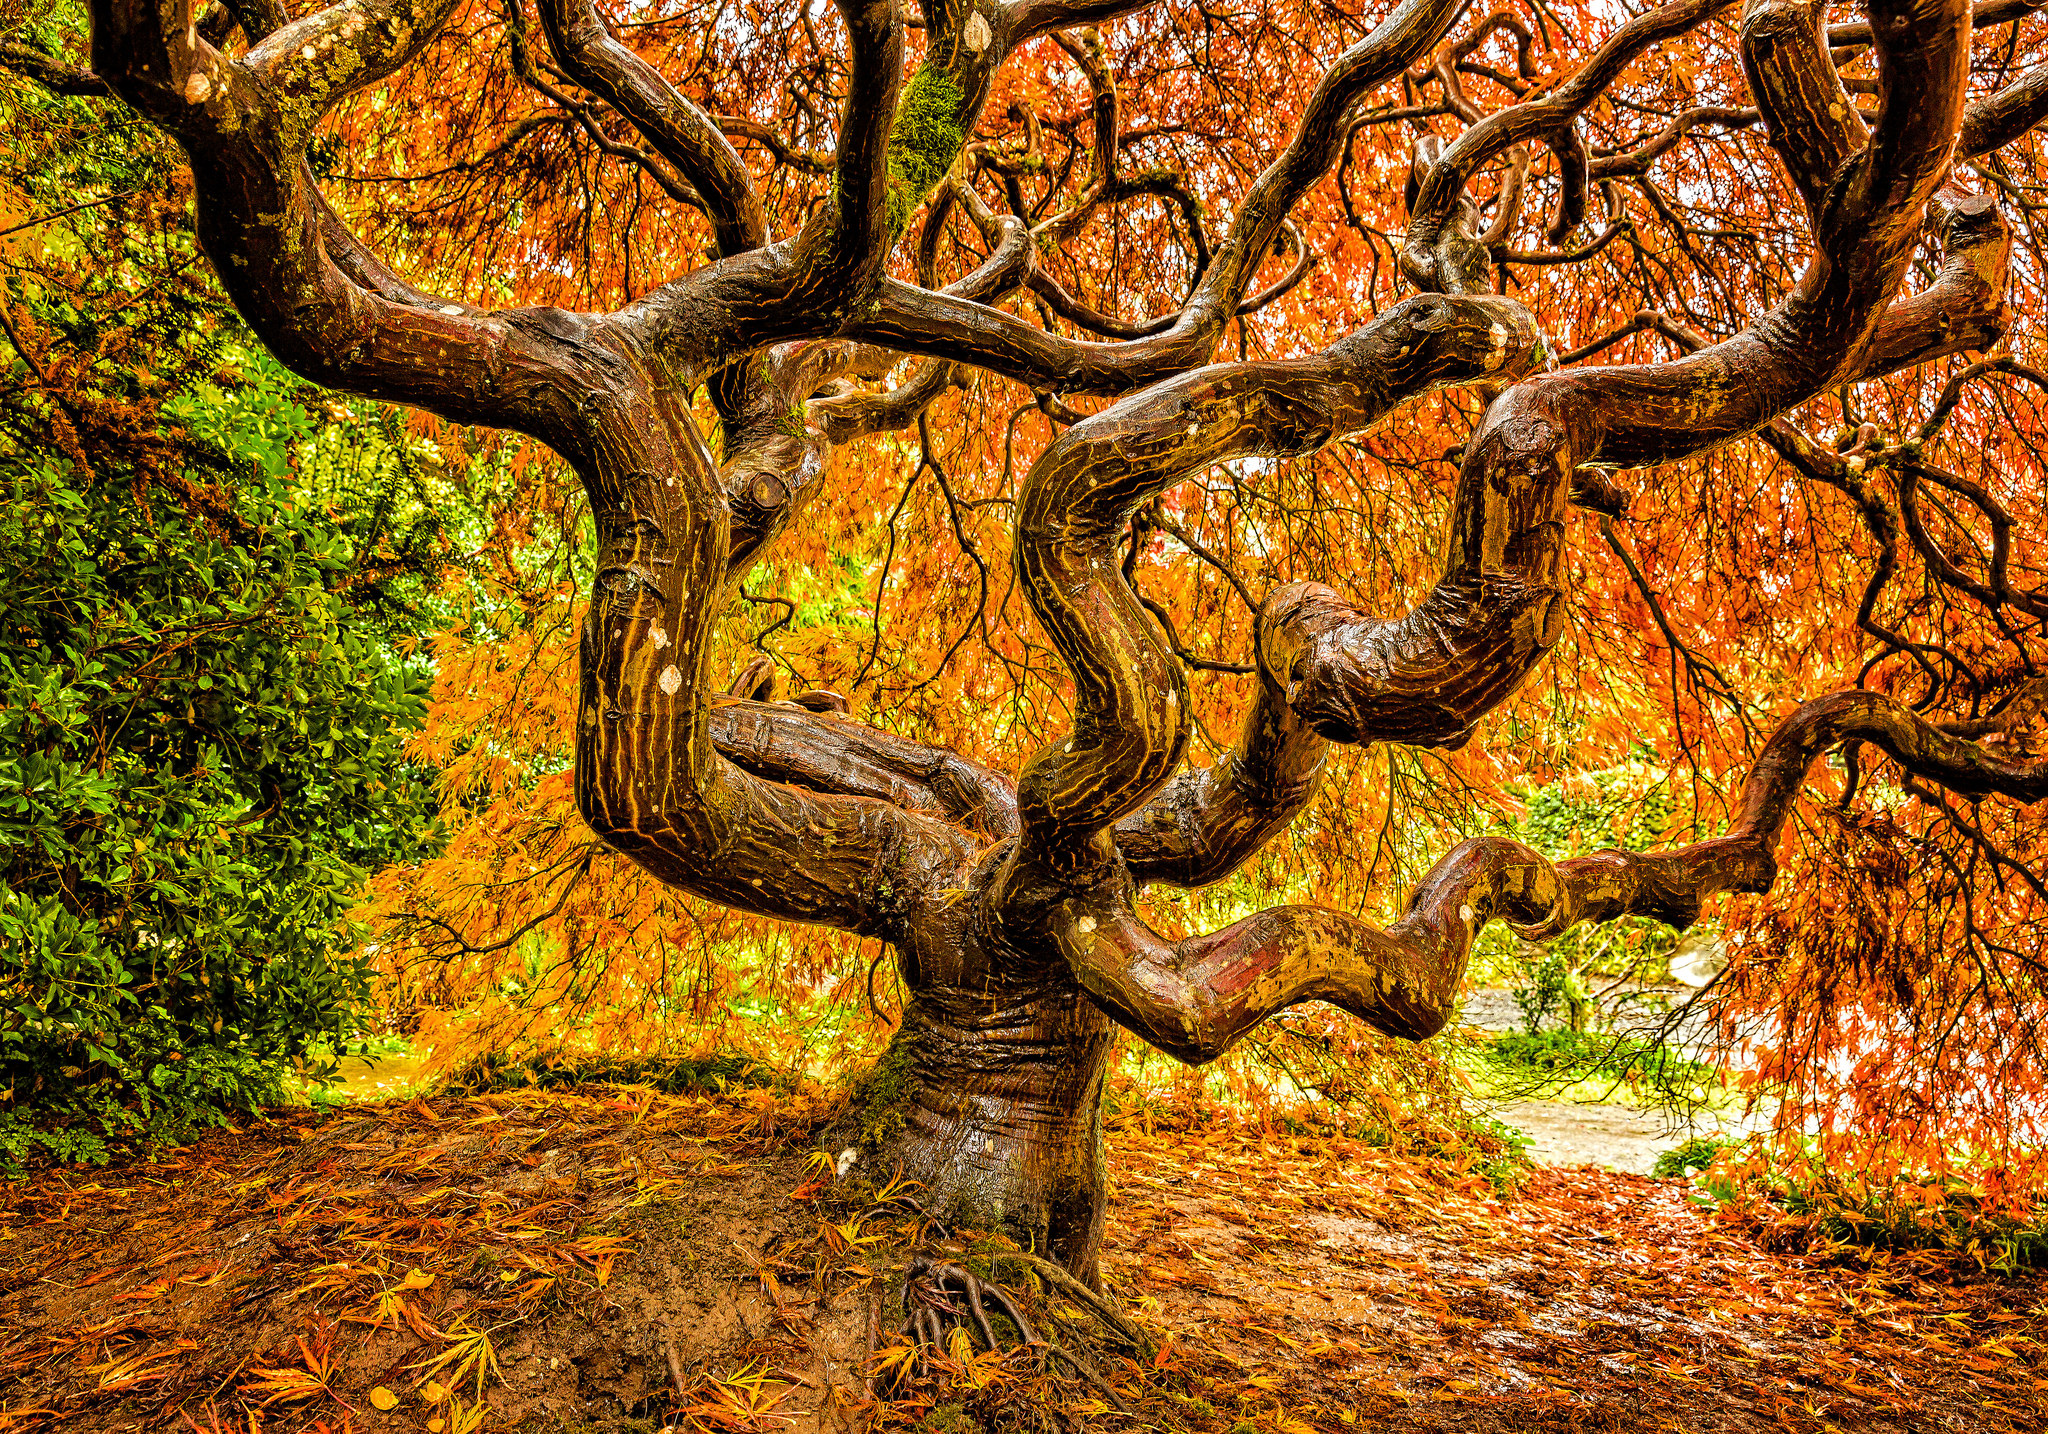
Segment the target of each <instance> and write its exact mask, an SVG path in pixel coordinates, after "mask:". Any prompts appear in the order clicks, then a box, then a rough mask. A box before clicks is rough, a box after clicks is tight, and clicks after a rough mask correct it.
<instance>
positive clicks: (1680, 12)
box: [1401, 0, 1734, 292]
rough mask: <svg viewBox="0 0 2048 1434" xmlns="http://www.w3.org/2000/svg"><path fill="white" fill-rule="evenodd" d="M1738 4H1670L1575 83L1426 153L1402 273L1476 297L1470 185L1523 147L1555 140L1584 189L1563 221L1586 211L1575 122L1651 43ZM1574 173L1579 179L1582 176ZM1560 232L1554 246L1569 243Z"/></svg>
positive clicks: (1698, 0) (1603, 53)
mask: <svg viewBox="0 0 2048 1434" xmlns="http://www.w3.org/2000/svg"><path fill="white" fill-rule="evenodd" d="M1733 3H1734V0H1670V3H1668V4H1665V5H1662V6H1659V7H1658V8H1657V9H1655V10H1652V11H1650V12H1649V13H1648V14H1645V15H1639V16H1637V17H1636V18H1635V19H1633V20H1630V21H1629V22H1628V23H1627V24H1625V25H1622V26H1620V27H1618V28H1617V29H1616V30H1615V31H1614V33H1613V34H1612V35H1610V36H1608V37H1607V39H1606V40H1605V41H1603V42H1602V43H1601V45H1600V47H1599V48H1598V49H1597V50H1595V51H1594V52H1593V54H1592V55H1590V56H1589V57H1588V58H1587V59H1586V61H1585V63H1584V64H1583V65H1581V66H1580V67H1579V69H1578V70H1577V71H1576V72H1574V73H1573V74H1572V75H1571V77H1570V78H1569V79H1566V80H1565V81H1564V82H1563V83H1561V84H1557V85H1555V86H1553V87H1547V88H1545V89H1544V90H1543V92H1542V94H1541V95H1540V96H1539V97H1538V98H1536V99H1533V100H1528V101H1524V102H1523V103H1521V104H1517V105H1511V106H1509V107H1508V108H1507V109H1504V110H1500V111H1497V112H1496V113H1494V114H1492V115H1489V116H1487V117H1486V118H1484V119H1481V120H1479V121H1478V122H1476V123H1474V124H1472V125H1471V126H1470V128H1468V129H1466V130H1465V132H1464V133H1463V134H1461V135H1459V136H1458V138H1457V140H1456V141H1455V142H1453V143H1452V144H1451V145H1450V146H1449V147H1448V148H1445V149H1443V150H1442V152H1441V153H1440V154H1439V153H1436V152H1434V151H1431V152H1429V153H1427V155H1426V156H1424V155H1422V154H1421V153H1420V152H1419V153H1418V161H1417V176H1416V181H1415V185H1414V188H1413V192H1412V193H1411V196H1410V200H1409V206H1408V209H1409V224H1408V235H1407V238H1406V240H1405V241H1404V242H1403V244H1402V246H1401V268H1402V270H1403V271H1404V272H1405V273H1406V274H1407V275H1408V277H1409V278H1410V280H1412V281H1413V282H1414V283H1415V284H1416V286H1417V287H1419V288H1422V289H1426V290H1435V291H1439V292H1469V291H1470V290H1471V289H1472V288H1473V287H1474V285H1475V284H1476V282H1477V276H1476V275H1475V274H1474V272H1473V270H1472V266H1471V265H1470V263H1469V261H1468V260H1467V259H1466V258H1465V257H1464V256H1463V254H1462V253H1461V252H1460V250H1461V238H1460V236H1461V232H1462V230H1463V229H1464V227H1465V226H1464V223H1463V222H1461V219H1462V216H1461V212H1460V204H1461V202H1462V201H1464V196H1465V187H1466V185H1468V184H1470V183H1471V181H1472V176H1473V175H1475V174H1477V173H1478V172H1479V170H1480V168H1481V167H1482V166H1484V165H1485V164H1487V163H1488V162H1489V161H1491V160H1493V159H1496V158H1498V157H1499V156H1501V155H1503V154H1506V153H1507V152H1508V151H1509V150H1511V149H1513V148H1515V147H1516V146H1517V145H1525V144H1528V143H1530V142H1532V141H1541V142H1545V143H1549V144H1551V145H1552V146H1553V149H1554V150H1555V151H1556V152H1558V153H1559V157H1560V160H1561V161H1563V164H1562V172H1563V173H1564V174H1565V175H1566V177H1567V181H1568V182H1567V185H1566V191H1567V195H1570V194H1571V193H1572V192H1573V188H1574V185H1576V186H1577V190H1576V192H1577V199H1576V201H1573V200H1571V199H1569V198H1568V199H1567V201H1566V204H1565V207H1564V209H1563V210H1562V212H1561V214H1560V218H1559V225H1560V227H1562V233H1568V232H1569V228H1570V227H1576V224H1577V219H1576V218H1572V223H1571V225H1570V226H1569V227H1564V226H1563V221H1564V219H1565V218H1567V217H1571V216H1572V214H1573V211H1574V209H1577V210H1578V211H1579V212H1583V206H1584V191H1583V183H1584V176H1585V173H1586V165H1585V163H1584V162H1583V161H1582V160H1581V159H1580V158H1579V151H1580V149H1581V148H1582V146H1583V141H1582V140H1580V139H1578V137H1577V135H1576V131H1575V130H1574V128H1573V125H1574V122H1575V121H1576V120H1577V118H1578V117H1579V115H1581V114H1582V113H1584V112H1585V110H1586V108H1587V107H1588V106H1589V105H1591V104H1592V103H1593V102H1594V101H1595V100H1597V99H1598V98H1600V96H1601V95H1602V94H1603V93H1604V92H1605V91H1606V89H1607V87H1608V86H1609V85H1610V84H1612V83H1613V81H1614V79H1615V77H1616V76H1617V75H1619V74H1620V73H1621V71H1622V70H1624V69H1626V68H1627V67H1628V65H1629V64H1630V63H1631V62H1633V61H1634V60H1635V58H1636V57H1637V56H1638V55H1640V54H1642V52H1643V51H1645V50H1647V49H1648V48H1649V47H1650V46H1651V45H1654V44H1656V43H1658V42H1659V41H1661V40H1668V39H1671V38H1673V37H1675V36H1678V35H1683V34H1685V33H1686V32H1687V31H1689V30H1691V29H1693V28H1695V27H1696V26H1698V25H1700V24H1701V23H1702V22H1704V21H1705V20H1707V19H1708V18H1709V17H1711V16H1713V15H1715V14H1718V13H1719V12H1720V11H1722V10H1725V9H1727V8H1728V7H1729V6H1730V5H1732V4H1733ZM1573 176H1577V178H1576V179H1574V178H1573ZM1562 233H1560V232H1553V234H1552V236H1551V239H1552V242H1553V243H1561V242H1562Z"/></svg>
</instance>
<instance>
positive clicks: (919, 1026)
mask: <svg viewBox="0 0 2048 1434" xmlns="http://www.w3.org/2000/svg"><path fill="white" fill-rule="evenodd" d="M1006 964H1007V963H1006ZM1115 1036H1116V1026H1115V1025H1114V1023H1113V1022H1111V1020H1110V1019H1109V1017H1108V1016H1106V1015H1105V1014H1103V1012H1102V1011H1101V1010H1100V1009H1099V1008H1098V1007H1097V1006H1096V1005H1095V1004H1094V1002H1093V1001H1091V1000H1090V999H1089V998H1088V996H1087V994H1086V993H1084V992H1083V991H1082V990H1081V988H1080V987H1079V986H1078V985H1076V984H1075V983H1074V981H1073V979H1072V977H1071V976H1069V975H1068V973H1067V969H1066V962H1065V961H1064V960H1063V959H1062V958H1061V957H1060V956H1059V954H1058V952H1056V951H1047V952H1045V953H1043V954H1042V956H1041V958H1040V959H1039V960H1038V961H1036V962H1033V963H1031V964H1030V966H1029V968H1028V969H1025V970H1019V969H1016V968H1015V967H1014V966H1010V967H1009V968H1008V969H1005V970H1004V971H1003V972H1002V973H1001V974H1000V976H998V977H995V978H993V979H990V980H988V981H987V982H986V983H984V984H979V985H973V986H963V985H951V984H944V983H937V982H934V983H930V984H921V985H919V986H918V987H917V988H915V989H913V990H912V992H911V995H910V998H909V1000H908V1001H907V1002H906V1003H905V1005H904V1010H903V1021H902V1024H901V1025H900V1026H899V1027H898V1028H897V1031H896V1035H895V1037H894V1039H892V1040H891V1041H890V1043H889V1049H888V1050H887V1052H886V1053H885V1054H884V1055H883V1056H882V1059H881V1061H880V1062H879V1063H877V1065H876V1066H875V1067H874V1069H873V1070H872V1071H870V1072H869V1073H868V1074H867V1075H866V1076H865V1077H864V1078H863V1079H862V1080H861V1081H860V1082H858V1083H857V1084H856V1085H855V1087H854V1089H853V1093H852V1097H851V1103H850V1104H849V1106H848V1109H847V1111H846V1114H845V1115H843V1116H842V1117H840V1119H838V1120H837V1121H835V1122H834V1123H833V1124H832V1125H831V1126H829V1127H827V1129H826V1130H825V1132H824V1134H823V1135H822V1136H820V1143H821V1144H822V1145H823V1147H824V1149H825V1151H826V1153H827V1154H830V1155H832V1156H834V1157H835V1161H836V1168H837V1169H838V1170H839V1172H840V1176H841V1178H842V1179H858V1180H862V1181H864V1182H866V1183H868V1184H870V1185H874V1186H882V1185H885V1184H887V1183H888V1182H889V1181H890V1180H891V1179H895V1178H898V1177H902V1178H907V1179H910V1180H914V1181H916V1182H918V1185H919V1186H920V1187H921V1188H919V1189H918V1190H916V1191H915V1192H914V1197H913V1198H915V1199H916V1200H917V1201H918V1203H919V1204H920V1205H921V1206H922V1207H923V1208H924V1210H925V1211H926V1213H927V1214H929V1215H931V1216H933V1217H935V1218H936V1219H938V1220H941V1221H943V1222H945V1223H946V1224H947V1225H949V1226H955V1227H965V1228H967V1229H973V1230H981V1231H990V1232H1000V1233H1002V1234H1005V1235H1007V1236H1009V1237H1010V1238H1012V1239H1014V1240H1016V1241H1017V1242H1018V1243H1019V1244H1021V1245H1023V1246H1024V1247H1025V1248H1026V1249H1029V1250H1032V1251H1035V1252H1037V1253H1039V1254H1043V1255H1045V1256H1047V1257H1048V1258H1050V1259H1054V1260H1057V1261H1058V1262H1059V1263H1061V1264H1062V1265H1065V1266H1066V1267H1067V1268H1068V1269H1069V1270H1071V1271H1073V1272H1074V1274H1075V1275H1076V1276H1078V1277H1079V1278H1081V1279H1082V1280H1084V1281H1086V1282H1087V1283H1088V1284H1089V1285H1091V1286H1093V1285H1096V1284H1097V1282H1098V1271H1097V1261H1098V1257H1099V1255H1100V1253H1101V1249H1102V1228H1103V1210H1104V1202H1105V1201H1106V1199H1107V1197H1108V1193H1109V1184H1108V1175H1107V1172H1106V1168H1105V1165H1104V1151H1103V1138H1102V1090H1103V1076H1104V1073H1105V1070H1106V1068H1107V1066H1108V1062H1109V1054H1110V1049H1111V1047H1112V1045H1113V1043H1114V1040H1115Z"/></svg>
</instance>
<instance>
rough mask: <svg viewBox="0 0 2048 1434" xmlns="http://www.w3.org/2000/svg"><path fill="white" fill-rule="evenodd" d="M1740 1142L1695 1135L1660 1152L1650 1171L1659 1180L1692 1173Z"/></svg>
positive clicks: (1711, 1163)
mask: <svg viewBox="0 0 2048 1434" xmlns="http://www.w3.org/2000/svg"><path fill="white" fill-rule="evenodd" d="M1740 1144H1742V1142H1741V1141H1739V1140H1728V1139H1725V1138H1723V1137H1721V1136H1718V1135H1696V1136H1694V1137H1693V1138H1692V1139H1690V1140H1688V1141H1686V1142H1685V1143H1684V1144H1683V1145H1678V1146H1674V1147H1672V1148H1671V1149H1670V1150H1666V1151H1663V1152H1661V1153H1660V1154H1659V1155H1658V1156H1657V1163H1656V1164H1655V1165H1652V1166H1651V1167H1650V1173H1651V1174H1652V1175H1655V1176H1656V1177H1657V1178H1658V1179H1660V1180H1668V1179H1670V1178H1671V1177H1672V1176H1674V1175H1694V1174H1697V1173H1698V1172H1700V1171H1702V1170H1705V1169H1707V1168H1708V1167H1710V1166H1712V1165H1713V1163H1714V1160H1715V1158H1716V1157H1718V1156H1719V1155H1720V1153H1721V1152H1722V1151H1724V1150H1728V1149H1731V1148H1733V1147H1735V1146H1738V1145H1740Z"/></svg>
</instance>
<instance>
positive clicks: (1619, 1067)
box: [1485, 1030, 1715, 1094]
mask: <svg viewBox="0 0 2048 1434" xmlns="http://www.w3.org/2000/svg"><path fill="white" fill-rule="evenodd" d="M1485 1050H1486V1055H1487V1059H1488V1060H1490V1061H1491V1062H1493V1064H1494V1065H1495V1066H1497V1067H1500V1068H1503V1069H1507V1070H1523V1071H1532V1072H1540V1073H1543V1074H1545V1075H1548V1076H1552V1077H1555V1078H1557V1079H1559V1080H1562V1081H1566V1082H1569V1081H1580V1080H1597V1079H1600V1078H1602V1077H1605V1078H1607V1079H1610V1080H1620V1081H1627V1082H1628V1083H1629V1084H1631V1085H1633V1086H1637V1087H1640V1088H1647V1089H1651V1090H1655V1091H1660V1092H1673V1093H1679V1094H1686V1093H1694V1092H1697V1091H1700V1090H1702V1089H1705V1088H1707V1087H1710V1086H1711V1085H1712V1084H1713V1083H1714V1081H1715V1072H1714V1068H1713V1067H1712V1066H1709V1065H1705V1064H1702V1063H1700V1062H1698V1061H1692V1060H1688V1059H1686V1057H1685V1056H1684V1055H1682V1054H1681V1053H1679V1052H1677V1051H1674V1050H1672V1049H1671V1048H1670V1047H1668V1046H1666V1045H1664V1044H1662V1043H1660V1042H1656V1041H1648V1040H1644V1039H1642V1038H1640V1037H1637V1036H1622V1035H1602V1034H1594V1033H1589V1032H1586V1031H1573V1030H1549V1031H1540V1032H1536V1033H1534V1034H1532V1033H1530V1032H1528V1031H1507V1032H1504V1033H1503V1034H1502V1035H1500V1036H1499V1037H1497V1038H1496V1039H1495V1040H1494V1041H1493V1042H1492V1043H1491V1044H1490V1045H1488V1046H1487V1047H1485Z"/></svg>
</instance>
